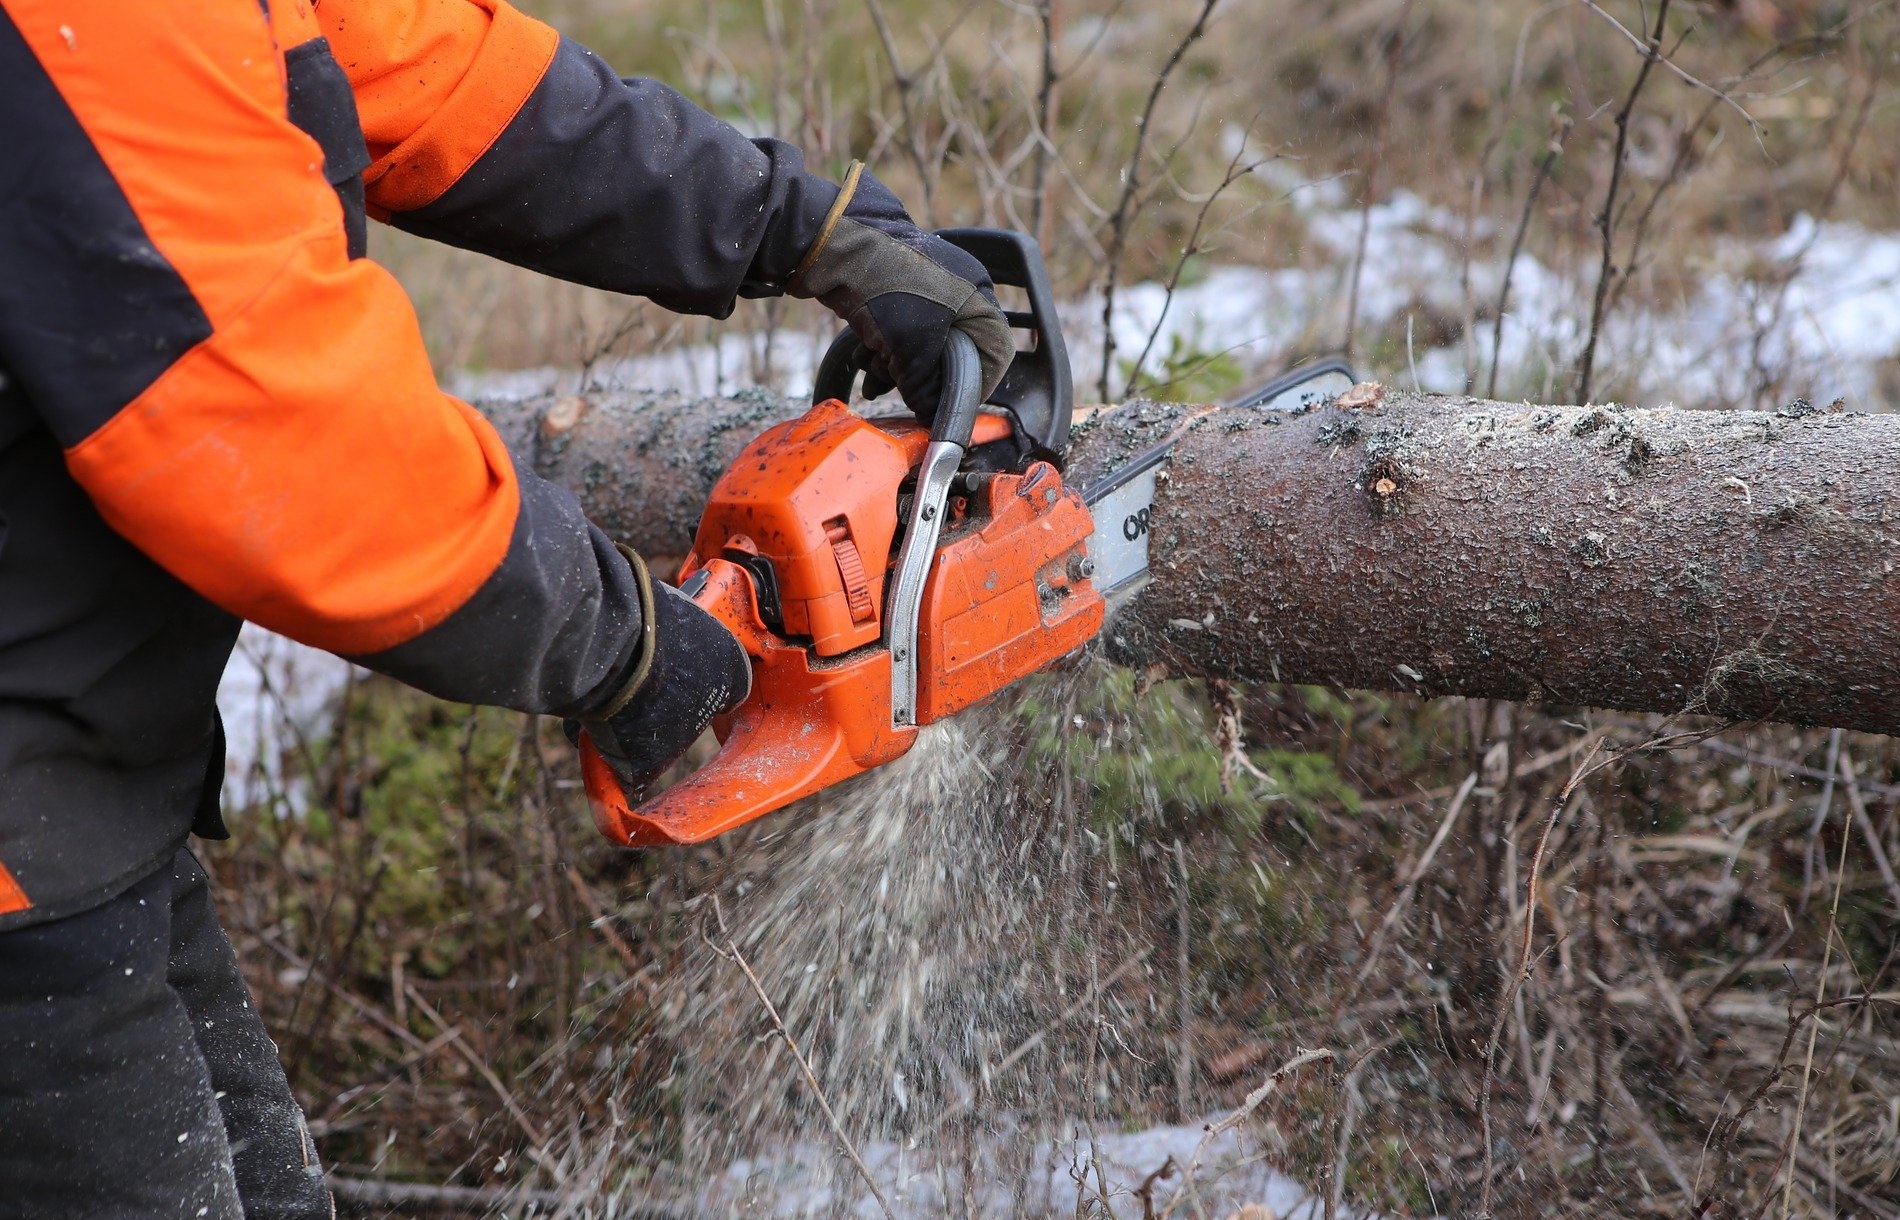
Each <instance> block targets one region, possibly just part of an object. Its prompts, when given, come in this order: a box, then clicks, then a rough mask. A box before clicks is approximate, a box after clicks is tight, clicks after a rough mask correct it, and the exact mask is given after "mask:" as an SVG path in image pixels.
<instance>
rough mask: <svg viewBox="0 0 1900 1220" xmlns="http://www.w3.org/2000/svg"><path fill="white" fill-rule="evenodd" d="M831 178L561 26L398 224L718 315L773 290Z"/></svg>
mask: <svg viewBox="0 0 1900 1220" xmlns="http://www.w3.org/2000/svg"><path fill="white" fill-rule="evenodd" d="M837 196H838V188H837V187H836V186H834V185H833V184H831V183H830V182H827V181H825V180H824V179H823V178H819V177H816V176H815V175H812V174H809V173H806V172H805V161H804V157H803V155H802V154H801V153H800V152H799V151H798V150H797V149H795V148H793V147H792V146H791V145H789V144H785V143H783V142H781V141H778V140H769V139H761V140H749V139H747V138H746V137H745V136H744V135H742V134H741V133H740V132H739V131H738V130H737V129H736V128H734V127H733V126H732V125H731V124H729V123H726V122H723V121H721V120H719V119H717V118H714V117H713V116H712V115H710V114H708V113H706V112H705V111H704V110H701V109H700V108H699V107H698V106H695V105H694V104H693V103H692V102H690V101H688V100H687V99H686V98H684V97H682V96H681V95H680V94H679V93H677V92H675V91H674V90H672V89H670V88H668V87H667V86H666V85H663V84H660V83H659V82H658V81H652V80H641V79H633V80H622V79H620V78H619V77H617V76H615V75H614V73H613V70H612V69H611V68H609V67H608V66H607V65H606V64H605V63H604V62H603V61H602V60H601V59H600V57H599V56H597V55H595V54H594V53H593V52H592V51H589V50H587V49H586V48H585V47H583V46H581V45H580V44H578V43H575V42H570V41H568V40H566V39H563V40H562V41H561V46H560V50H559V51H558V52H557V53H556V54H555V56H554V62H553V63H551V64H550V65H549V66H548V70H547V75H546V76H544V77H543V78H542V80H541V83H540V84H539V85H538V86H536V87H535V91H534V93H533V94H531V95H530V96H529V98H528V101H527V103H526V104H525V105H524V106H522V108H521V112H520V113H519V114H517V115H516V116H515V118H514V120H513V121H512V122H511V123H509V125H508V126H507V128H506V129H505V130H503V132H502V133H501V135H500V137H498V138H497V139H496V141H495V143H494V145H493V146H492V147H491V148H490V149H489V150H488V151H487V152H486V153H484V154H483V155H482V157H481V158H480V159H479V160H478V161H476V162H475V164H474V165H472V166H470V167H469V169H468V171H467V172H466V173H464V174H463V175H462V177H461V179H460V180H459V181H458V182H456V184H455V185H454V186H452V187H450V188H449V189H448V190H447V191H445V192H443V194H442V197H441V198H440V199H437V200H436V201H435V202H434V203H431V204H428V205H427V206H425V207H422V208H418V209H416V210H415V211H413V212H403V213H399V214H398V215H396V216H395V217H393V218H392V220H393V223H394V224H395V225H396V226H397V227H398V228H402V229H407V230H409V231H410V232H412V233H417V234H420V235H421V236H423V237H429V238H433V239H435V240H437V241H442V242H447V243H448V244H450V245H454V246H462V247H465V248H467V249H470V250H477V251H480V252H481V253H483V254H490V255H493V256H495V257H496V258H501V259H506V260H507V261H509V262H511V263H517V264H520V265H521V266H523V267H529V268H532V269H533V270H536V271H540V272H544V273H545V274H548V275H553V276H558V277H560V278H561V279H565V280H571V281H573V282H574V283H577V284H587V285H590V286H592V287H595V288H606V289H609V290H611V291H614V292H625V293H633V294H636V295H639V296H644V297H649V298H651V299H652V300H654V301H657V302H658V303H659V304H661V305H664V306H666V307H667V308H668V309H674V310H678V311H680V312H682V313H699V314H710V315H711V316H713V317H725V316H726V315H727V314H729V313H731V312H732V307H733V302H734V299H735V298H736V297H738V296H739V295H741V294H744V295H747V296H764V295H770V294H775V293H777V292H780V291H782V290H783V288H784V283H785V280H786V279H788V278H790V276H791V273H792V272H793V271H794V270H795V269H796V268H797V266H798V263H799V261H800V260H801V259H803V257H804V255H805V251H806V250H807V249H809V248H810V246H811V243H812V241H813V240H814V239H815V238H816V237H817V234H818V231H819V229H820V227H821V226H822V225H823V223H824V218H825V216H826V214H827V213H829V212H830V210H831V205H832V202H833V201H834V200H835V199H836V198H837Z"/></svg>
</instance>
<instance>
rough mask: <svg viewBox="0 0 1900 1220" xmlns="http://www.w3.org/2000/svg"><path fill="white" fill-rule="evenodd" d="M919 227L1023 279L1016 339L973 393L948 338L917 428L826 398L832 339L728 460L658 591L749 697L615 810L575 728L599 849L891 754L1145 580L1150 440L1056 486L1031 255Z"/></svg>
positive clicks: (1310, 385) (1298, 385) (1055, 332)
mask: <svg viewBox="0 0 1900 1220" xmlns="http://www.w3.org/2000/svg"><path fill="white" fill-rule="evenodd" d="M939 236H942V237H944V238H945V239H947V240H949V241H951V242H953V243H955V244H956V245H958V246H961V247H962V248H964V249H965V250H967V251H969V252H970V253H971V254H973V255H975V256H976V257H977V258H978V259H979V260H980V261H982V262H983V264H984V265H985V267H986V268H988V270H989V272H990V276H991V278H992V279H993V280H994V281H995V282H996V283H997V284H998V285H999V286H1012V287H1016V288H1019V289H1022V290H1023V293H1024V295H1025V296H1026V297H1027V299H1028V305H1029V308H1028V309H1027V311H1015V310H1011V311H1009V313H1008V316H1009V321H1010V324H1011V326H1012V327H1014V328H1016V329H1018V330H1022V331H1027V332H1028V341H1027V343H1026V344H1025V343H1019V345H1018V346H1019V348H1020V349H1021V350H1019V351H1018V352H1017V354H1016V358H1015V360H1014V362H1013V363H1012V364H1011V366H1010V368H1009V370H1008V372H1007V373H1005V375H1004V377H1003V380H1002V383H1001V384H1000V385H999V386H998V387H997V389H996V390H995V391H994V392H993V393H992V394H991V395H990V401H989V402H988V403H987V404H985V403H982V402H980V401H979V395H980V393H981V386H980V381H979V378H980V372H979V368H978V362H977V353H976V348H975V345H974V344H972V343H971V342H970V341H969V340H968V339H967V338H965V337H964V336H963V335H961V334H959V333H956V332H952V334H951V337H950V338H951V341H950V343H949V344H948V345H947V348H946V352H945V367H944V390H943V398H942V402H941V405H940V406H939V408H938V410H937V413H936V416H935V418H934V419H933V420H932V423H931V426H930V428H929V429H928V430H926V429H925V428H924V427H923V426H922V425H920V424H918V423H917V422H916V421H915V420H914V419H913V418H911V417H910V416H909V415H905V416H902V417H899V418H877V419H866V418H864V417H862V416H859V415H857V414H855V413H854V412H853V411H852V410H851V409H850V408H849V407H847V406H846V405H845V404H846V403H847V402H849V401H850V398H851V394H852V390H853V387H854V383H855V381H856V377H857V372H856V361H857V356H858V344H857V340H856V338H855V337H854V336H853V335H852V334H851V333H850V332H849V331H846V332H844V333H843V334H841V335H839V337H838V339H837V340H836V341H835V342H834V343H833V344H832V345H831V348H830V350H828V351H827V352H826V354H825V358H824V360H823V361H822V362H821V363H820V365H819V370H818V376H817V378H816V385H815V388H814V391H813V394H812V399H813V403H814V405H813V406H812V408H811V410H809V411H807V412H806V413H805V414H804V415H802V416H800V417H799V418H797V419H794V420H790V421H788V422H786V423H783V424H779V425H778V426H776V427H774V428H771V429H768V430H767V431H765V432H764V433H762V434H761V435H760V436H758V437H757V438H756V439H755V440H753V441H752V442H751V443H750V444H749V445H747V446H746V447H745V448H744V449H743V450H741V451H740V453H739V455H738V457H736V458H735V459H734V460H733V462H732V463H731V465H729V466H728V467H727V468H726V471H725V473H724V474H723V475H721V476H720V478H719V481H718V482H717V483H716V484H715V485H714V487H713V490H712V496H711V498H710V499H709V500H708V501H707V504H706V508H705V511H704V513H703V514H702V516H701V517H700V522H699V529H698V533H697V534H696V536H695V538H694V541H693V549H692V552H691V553H690V554H689V555H688V556H687V557H686V560H685V563H684V564H683V565H682V566H681V568H680V583H679V587H680V589H681V591H682V592H684V593H686V594H687V595H688V596H690V597H691V598H692V599H693V600H694V601H695V602H696V603H698V604H699V605H700V606H701V607H702V608H703V609H705V610H707V611H708V612H709V613H711V614H712V615H714V616H715V617H716V618H718V619H719V620H720V621H721V622H722V623H724V624H725V625H726V627H728V628H729V629H730V630H731V631H732V632H733V634H734V635H735V636H737V637H738V638H739V641H740V643H741V644H743V645H744V647H745V650H746V652H747V654H748V655H749V656H750V657H751V658H752V672H753V678H752V693H751V695H750V696H749V697H748V698H747V699H746V701H745V702H744V703H743V704H741V705H740V706H739V707H738V709H736V710H735V711H734V712H732V713H731V714H730V715H728V716H725V717H722V718H721V719H720V720H718V721H715V722H714V726H713V731H714V733H715V734H716V735H717V737H718V739H719V742H720V748H719V752H718V753H717V754H716V755H715V756H714V757H713V758H712V759H711V760H710V761H709V762H707V763H706V764H705V765H703V766H701V767H700V768H699V769H698V770H697V771H695V772H693V773H692V774H691V775H689V776H687V777H686V778H684V779H682V780H680V781H679V782H678V783H676V784H674V785H673V786H672V787H670V788H667V789H665V790H663V791H661V792H659V793H657V794H656V795H654V796H652V797H651V798H650V799H648V800H646V801H645V802H644V803H641V804H639V805H637V806H635V805H629V804H628V802H627V799H626V797H625V795H624V794H623V793H622V791H621V788H620V785H619V784H618V782H617V781H616V780H615V779H614V776H613V773H612V771H611V770H610V769H609V768H608V766H607V763H606V761H605V760H604V759H602V758H601V757H600V755H599V754H598V753H597V752H596V751H595V750H594V747H593V745H592V743H591V742H590V741H588V740H587V739H586V738H584V737H583V739H582V744H581V766H582V774H583V776H584V778H585V781H586V785H587V793H588V797H589V799H590V802H591V804H592V806H593V810H594V820H595V822H596V824H598V825H599V827H600V829H601V832H602V833H603V834H605V835H606V836H607V837H608V838H609V839H611V840H613V841H614V842H616V843H623V844H626V845H629V846H633V847H648V846H658V845H662V844H668V843H698V842H701V841H703V840H706V839H710V838H712V837H713V836H715V835H719V834H723V833H725V832H726V831H728V830H731V829H733V828H734V827H736V826H740V825H742V824H744V823H746V822H749V821H751V820H752V819H754V818H757V817H760V816H763V815H764V814H767V813H771V812H773V811H775V810H778V809H782V808H784V807H785V806H787V805H790V804H791V803H792V802H794V801H797V800H799V799H800V798H802V797H806V796H809V795H811V794H812V793H814V792H818V791H820V790H821V789H824V788H827V787H830V786H831V785H833V784H836V783H838V782H840V781H842V780H846V779H849V778H851V777H852V776H855V775H862V774H863V773H865V772H866V771H870V770H872V769H873V768H875V767H879V766H882V765H883V764H885V763H887V762H890V761H892V760H893V759H896V758H898V757H900V756H901V755H903V754H904V753H905V751H907V750H909V749H910V747H911V744H912V743H913V742H914V741H915V740H916V739H917V731H918V729H919V728H921V727H922V726H924V725H927V724H931V723H934V722H935V721H938V720H941V719H943V718H944V717H946V716H949V715H951V714H953V713H955V712H958V711H961V710H962V709H964V708H966V707H969V706H970V705H971V704H974V703H977V702H980V701H981V700H983V699H986V698H988V697H989V696H991V695H994V694H996V693H997V692H998V691H1001V690H1002V689H1003V688H1004V687H1006V686H1009V685H1010V684H1011V683H1013V682H1015V681H1016V680H1018V679H1019V678H1023V677H1025V676H1027V675H1029V674H1031V673H1034V672H1036V671H1037V670H1039V669H1042V668H1043V667H1045V666H1047V665H1048V664H1050V663H1051V662H1053V661H1055V660H1057V659H1058V658H1060V657H1062V656H1064V655H1066V654H1068V653H1070V652H1073V651H1074V650H1075V649H1077V648H1079V647H1081V646H1082V645H1083V644H1085V643H1087V642H1088V641H1089V640H1091V639H1093V638H1094V637H1095V635H1096V634H1097V633H1098V632H1099V631H1100V630H1101V627H1102V622H1103V617H1104V613H1105V606H1106V603H1105V601H1104V596H1105V594H1106V595H1114V594H1116V593H1118V592H1120V591H1124V590H1127V589H1129V588H1131V587H1133V586H1135V585H1137V584H1138V583H1139V582H1140V581H1141V579H1142V578H1143V577H1144V576H1145V573H1146V570H1147V553H1148V547H1147V541H1148V540H1147V530H1146V523H1147V517H1148V506H1149V504H1150V503H1151V502H1152V500H1153V498H1154V493H1155V487H1156V481H1155V475H1156V472H1157V470H1158V468H1159V466H1160V464H1161V463H1162V462H1163V461H1165V460H1166V457H1167V450H1168V448H1169V447H1170V446H1169V445H1167V444H1164V445H1159V446H1156V447H1155V449H1153V450H1150V451H1148V452H1147V453H1144V454H1141V455H1139V456H1137V457H1136V458H1135V459H1134V460H1133V461H1131V462H1130V463H1128V464H1127V465H1126V466H1124V467H1123V468H1121V469H1120V470H1117V471H1115V472H1113V473H1112V474H1110V475H1108V476H1105V477H1103V478H1102V479H1099V480H1097V481H1096V483H1094V484H1093V485H1091V487H1090V488H1089V489H1088V491H1087V494H1086V495H1084V494H1079V493H1078V492H1077V491H1076V489H1074V488H1072V487H1069V486H1067V485H1065V484H1064V482H1063V478H1062V473H1061V464H1062V457H1063V453H1064V451H1065V449H1066V448H1067V445H1068V439H1069V429H1070V423H1071V418H1072V412H1073V407H1074V401H1073V393H1072V391H1071V380H1070V378H1071V374H1070V369H1069V360H1068V353H1067V350H1066V348H1065V346H1064V344H1063V341H1062V333H1061V330H1060V327H1059V326H1058V324H1057V321H1056V314H1055V309H1054V302H1053V298H1052V295H1051V292H1050V288H1049V282H1048V276H1047V273H1046V271H1045V270H1044V267H1043V262H1042V256H1041V252H1040V251H1039V250H1038V248H1037V246H1036V244H1035V242H1034V241H1033V240H1031V239H1030V238H1028V237H1026V236H1024V235H1022V234H1018V233H1011V232H1006V231H1001V230H992V229H951V230H945V231H943V232H942V233H940V234H939ZM1283 383H1284V384H1283ZM1351 384H1352V380H1351V378H1350V375H1349V374H1347V373H1346V372H1345V371H1344V369H1343V366H1337V365H1332V364H1329V365H1321V366H1315V367H1311V368H1308V369H1304V370H1301V371H1300V372H1298V373H1296V374H1293V375H1290V376H1289V377H1288V378H1283V379H1282V380H1281V382H1276V383H1274V384H1273V385H1270V386H1268V387H1265V388H1263V389H1262V390H1260V391H1257V392H1256V393H1254V394H1253V395H1250V396H1248V399H1247V401H1246V404H1245V405H1248V406H1255V407H1262V408H1265V409H1273V408H1279V407H1288V406H1296V405H1299V404H1300V403H1301V402H1308V403H1310V402H1313V401H1317V400H1319V399H1323V398H1326V397H1330V396H1332V395H1336V394H1338V393H1340V392H1341V391H1342V390H1343V389H1345V388H1347V387H1349V386H1350V385H1351ZM1092 509H1093V511H1092ZM1098 520H1099V521H1101V522H1103V523H1105V524H1104V528H1101V529H1099V530H1098V528H1097V522H1098Z"/></svg>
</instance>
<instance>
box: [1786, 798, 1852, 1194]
mask: <svg viewBox="0 0 1900 1220" xmlns="http://www.w3.org/2000/svg"><path fill="white" fill-rule="evenodd" d="M1853 839H1854V836H1852V835H1850V834H1848V833H1847V828H1846V827H1844V826H1843V827H1842V828H1841V858H1840V862H1839V863H1838V864H1837V865H1836V867H1835V870H1834V901H1833V903H1832V904H1831V905H1830V906H1829V907H1828V912H1827V934H1826V936H1825V937H1823V939H1822V942H1821V972H1820V976H1819V977H1818V978H1817V979H1816V980H1815V983H1814V1004H1815V1007H1816V1008H1817V1009H1818V1008H1819V1007H1820V1006H1821V1002H1822V1001H1823V1000H1825V999H1827V971H1828V967H1829V966H1831V965H1832V964H1833V962H1834V938H1835V937H1836V936H1837V935H1839V930H1838V928H1837V927H1836V924H1835V920H1836V918H1837V917H1838V916H1839V915H1840V912H1841V888H1842V885H1843V883H1844V882H1845V881H1846V880H1847V845H1848V844H1849V843H1851V842H1853ZM1820 1032H1821V1023H1820V1022H1819V1021H1816V1022H1815V1023H1814V1024H1813V1025H1810V1026H1809V1027H1808V1051H1807V1056H1806V1058H1805V1059H1803V1060H1802V1063H1801V1089H1800V1092H1799V1093H1797V1094H1796V1096H1795V1103H1794V1130H1793V1131H1792V1132H1791V1133H1790V1134H1789V1136H1788V1147H1789V1149H1790V1150H1791V1152H1792V1155H1791V1156H1790V1158H1789V1162H1788V1166H1787V1170H1788V1181H1787V1185H1786V1186H1785V1187H1784V1188H1783V1191H1782V1195H1781V1214H1782V1217H1783V1220H1786V1217H1787V1216H1788V1215H1789V1214H1790V1212H1791V1211H1792V1210H1793V1208H1794V1164H1795V1162H1796V1161H1797V1160H1798V1159H1799V1158H1800V1154H1801V1123H1802V1120H1803V1119H1805V1118H1806V1117H1807V1111H1808V1081H1809V1078H1810V1076H1811V1074H1812V1073H1813V1071H1814V1042H1815V1039H1816V1038H1817V1037H1818V1036H1819V1035H1820Z"/></svg>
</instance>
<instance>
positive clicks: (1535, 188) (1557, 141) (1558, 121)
mask: <svg viewBox="0 0 1900 1220" xmlns="http://www.w3.org/2000/svg"><path fill="white" fill-rule="evenodd" d="M1551 127H1552V131H1551V136H1550V143H1549V145H1547V146H1546V147H1545V149H1544V155H1543V156H1542V157H1540V158H1538V161H1537V174H1536V176H1535V177H1533V178H1532V179H1531V189H1530V193H1529V194H1527V195H1525V196H1524V210H1523V211H1522V212H1521V213H1519V214H1518V218H1517V232H1516V233H1515V234H1514V235H1512V237H1511V252H1510V253H1509V254H1507V255H1505V258H1504V282H1503V283H1502V284H1500V285H1499V286H1498V305H1497V311H1496V313H1494V314H1493V315H1492V318H1491V375H1490V377H1489V378H1488V379H1487V380H1486V382H1485V387H1484V396H1485V397H1486V398H1496V397H1497V393H1498V360H1499V358H1500V356H1501V354H1502V352H1503V351H1504V312H1505V310H1506V309H1507V308H1508V307H1509V305H1510V303H1511V277H1512V275H1513V273H1515V272H1516V270H1517V256H1518V255H1520V254H1522V253H1523V252H1524V239H1525V238H1526V237H1528V236H1529V235H1530V231H1531V216H1532V214H1533V213H1534V212H1535V210H1536V208H1537V197H1538V196H1539V195H1541V194H1542V193H1543V190H1544V183H1546V182H1548V181H1550V171H1551V170H1552V169H1553V168H1554V167H1555V166H1556V164H1557V158H1558V157H1561V156H1563V152H1564V137H1565V136H1567V135H1568V134H1569V133H1570V119H1569V117H1568V116H1566V115H1564V114H1562V113H1561V112H1560V113H1557V114H1554V115H1553V116H1552V118H1551Z"/></svg>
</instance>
